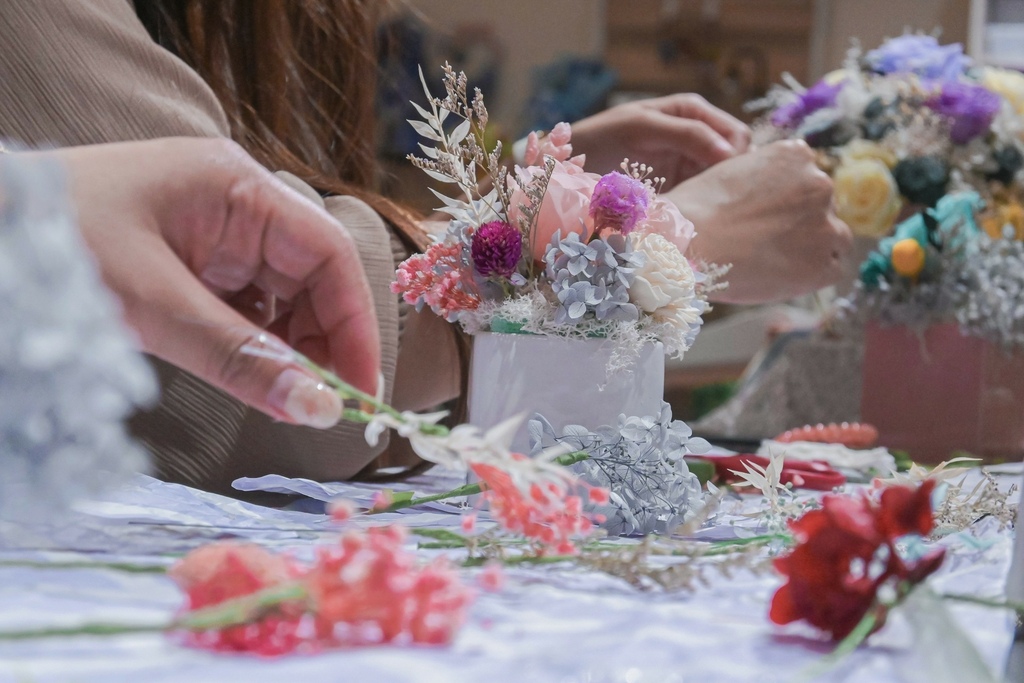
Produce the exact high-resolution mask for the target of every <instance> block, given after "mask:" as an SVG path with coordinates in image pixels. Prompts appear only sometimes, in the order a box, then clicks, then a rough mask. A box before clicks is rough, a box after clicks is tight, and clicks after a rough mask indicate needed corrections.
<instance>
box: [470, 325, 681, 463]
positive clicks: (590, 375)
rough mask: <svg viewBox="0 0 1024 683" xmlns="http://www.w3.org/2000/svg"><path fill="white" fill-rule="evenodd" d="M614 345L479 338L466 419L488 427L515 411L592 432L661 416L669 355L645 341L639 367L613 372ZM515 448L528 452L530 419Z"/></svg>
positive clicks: (487, 335) (555, 339)
mask: <svg viewBox="0 0 1024 683" xmlns="http://www.w3.org/2000/svg"><path fill="white" fill-rule="evenodd" d="M611 353H612V343H611V342H609V341H608V340H606V339H562V338H558V337H544V336H538V335H530V334H498V333H493V332H486V333H482V334H478V335H476V336H475V338H474V342H473V359H472V365H471V368H470V376H469V382H470V386H469V421H470V423H472V424H474V425H476V426H478V427H481V428H484V429H486V428H489V427H493V426H494V425H496V424H498V423H499V422H501V421H502V420H504V419H506V418H508V417H512V416H513V415H517V414H520V413H522V414H525V415H526V417H527V420H528V419H529V418H530V417H532V416H533V414H534V413H540V414H541V415H543V416H544V417H546V418H547V419H548V420H550V421H551V424H552V426H553V427H554V428H555V429H556V430H561V429H562V428H563V427H564V426H566V425H570V424H579V425H583V426H584V427H587V428H590V429H595V428H597V427H600V426H601V425H606V424H615V423H617V422H618V418H619V415H622V414H625V415H630V416H633V415H658V414H659V413H660V411H661V403H662V400H663V397H664V394H665V350H664V347H663V346H662V345H661V344H660V343H652V344H648V345H647V346H645V347H644V348H643V350H642V351H641V352H640V357H639V359H638V360H637V362H636V365H635V366H633V367H631V368H629V369H628V370H624V371H621V372H616V373H611V374H609V373H608V371H607V368H608V361H609V358H610V357H611ZM512 450H513V451H514V452H519V453H528V452H529V436H528V433H527V427H526V422H525V421H524V423H523V426H522V427H521V428H520V429H519V432H518V433H517V434H516V437H515V440H514V441H513V443H512Z"/></svg>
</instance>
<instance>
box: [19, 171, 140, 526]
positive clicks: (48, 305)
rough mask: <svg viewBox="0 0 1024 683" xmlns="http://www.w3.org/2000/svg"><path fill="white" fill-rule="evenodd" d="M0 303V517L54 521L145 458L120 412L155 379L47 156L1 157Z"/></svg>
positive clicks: (135, 468)
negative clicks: (80, 228)
mask: <svg viewBox="0 0 1024 683" xmlns="http://www.w3.org/2000/svg"><path fill="white" fill-rule="evenodd" d="M0 314H2V316H3V320H4V324H3V325H2V326H0V472H2V474H0V521H12V520H16V521H18V525H17V526H18V527H19V528H27V527H28V526H30V525H26V524H24V522H32V523H33V526H34V524H35V523H39V524H48V523H58V520H59V519H63V517H62V513H65V512H67V508H69V507H70V506H71V505H73V504H74V503H76V502H77V501H80V500H84V499H88V498H91V497H95V496H96V495H99V494H102V493H103V492H105V491H107V490H108V489H110V488H111V487H112V486H116V485H117V484H119V483H122V482H123V481H124V480H125V479H126V478H127V477H128V476H130V475H131V474H132V473H134V472H137V471H139V470H142V469H144V468H145V466H146V455H145V452H144V451H143V449H142V448H141V447H139V446H138V445H137V444H135V443H134V442H133V441H132V440H131V439H130V438H129V436H128V433H127V430H126V429H125V426H124V420H125V419H126V418H127V417H128V416H129V415H131V414H132V413H133V412H135V410H136V409H137V407H138V406H139V405H142V404H145V403H149V402H151V401H152V400H153V398H154V397H155V395H156V382H155V378H154V376H153V373H152V371H151V370H150V368H149V367H148V365H147V364H146V362H145V360H143V358H142V355H141V354H140V353H139V352H138V350H137V346H136V344H135V343H134V340H133V338H132V335H131V334H130V333H129V331H128V330H127V329H126V328H125V327H124V324H123V323H122V322H121V314H120V309H119V306H118V304H117V302H116V300H115V298H114V297H113V296H112V295H111V294H110V292H109V291H107V289H106V288H105V287H104V286H103V283H102V281H101V280H100V276H99V273H98V272H97V270H96V267H95V265H94V263H93V261H92V258H91V255H90V254H89V252H88V249H87V248H86V246H85V244H84V242H83V241H82V238H81V236H80V235H79V234H78V231H77V230H76V227H75V225H74V222H73V219H72V208H71V206H70V204H69V200H68V199H67V193H66V186H65V179H64V175H63V173H62V172H61V170H60V169H59V167H58V166H57V164H56V163H55V162H52V161H43V160H26V159H25V158H24V157H17V156H7V157H0ZM61 523H62V522H61ZM8 541H10V542H15V543H16V542H20V541H16V540H12V539H9V538H4V539H3V542H8Z"/></svg>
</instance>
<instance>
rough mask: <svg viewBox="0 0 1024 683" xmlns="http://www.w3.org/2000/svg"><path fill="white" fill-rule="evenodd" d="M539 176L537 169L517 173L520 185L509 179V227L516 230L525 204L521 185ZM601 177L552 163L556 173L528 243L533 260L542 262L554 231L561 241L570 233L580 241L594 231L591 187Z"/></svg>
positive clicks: (567, 165)
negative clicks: (510, 202)
mask: <svg viewBox="0 0 1024 683" xmlns="http://www.w3.org/2000/svg"><path fill="white" fill-rule="evenodd" d="M531 172H532V173H539V172H541V169H539V168H537V167H533V168H527V169H520V170H519V173H520V178H519V183H516V182H515V181H513V180H511V179H510V183H509V184H510V185H511V186H512V190H513V192H512V206H510V207H509V211H508V217H509V220H510V221H511V223H512V225H514V226H516V227H518V226H519V218H520V216H521V215H522V212H521V211H520V210H519V205H520V204H526V203H527V200H526V194H525V193H524V192H523V191H522V189H520V188H521V184H525V183H526V181H528V180H529V179H530V174H531ZM600 179H601V176H599V175H597V174H596V173H586V172H585V171H584V170H583V169H582V168H581V167H579V166H577V165H576V164H574V163H571V162H562V161H558V162H555V170H554V171H553V172H552V174H551V181H550V182H549V183H548V189H547V193H546V194H545V195H544V203H543V204H541V206H540V213H539V214H538V215H537V222H536V224H535V225H534V231H533V234H532V235H531V239H530V249H531V252H532V254H533V258H534V259H536V260H537V261H542V260H543V259H544V253H545V252H546V251H547V249H548V244H549V243H550V242H551V236H552V235H554V234H555V232H556V231H558V230H561V231H562V237H566V236H567V235H568V234H569V233H571V232H575V233H578V234H579V235H580V236H581V237H582V236H584V235H588V234H589V233H590V232H592V231H593V229H594V219H593V218H591V217H590V196H591V195H592V194H593V193H594V186H595V185H597V181H598V180H600Z"/></svg>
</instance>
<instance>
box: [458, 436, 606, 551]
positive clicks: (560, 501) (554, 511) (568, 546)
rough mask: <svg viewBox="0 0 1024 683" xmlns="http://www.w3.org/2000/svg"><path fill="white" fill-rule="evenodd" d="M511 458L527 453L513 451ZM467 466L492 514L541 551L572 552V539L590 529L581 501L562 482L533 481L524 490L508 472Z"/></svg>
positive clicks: (587, 532)
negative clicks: (479, 483)
mask: <svg viewBox="0 0 1024 683" xmlns="http://www.w3.org/2000/svg"><path fill="white" fill-rule="evenodd" d="M513 457H516V458H519V459H523V458H525V457H526V456H524V455H522V454H519V453H516V454H513ZM470 466H471V467H472V469H473V472H474V473H476V475H477V476H478V477H480V479H481V481H483V483H484V484H485V485H486V487H487V489H486V490H485V491H484V492H483V497H484V500H486V501H487V502H488V503H489V505H490V510H491V515H492V516H493V517H494V518H495V519H496V520H497V521H498V523H499V524H501V526H502V527H503V528H505V529H507V530H508V531H511V532H513V533H517V534H519V535H521V536H525V537H526V538H528V539H530V540H531V541H533V542H534V544H535V545H536V546H537V548H538V550H539V552H540V553H542V554H543V553H545V552H555V553H557V554H560V555H574V554H576V552H577V548H576V544H575V543H574V541H573V540H574V539H575V538H579V537H584V536H586V535H588V534H589V533H590V532H591V531H592V530H593V524H592V522H591V521H590V520H589V519H588V518H587V517H586V516H584V514H583V500H582V499H581V498H580V497H579V496H577V495H572V494H571V492H570V491H569V489H568V488H567V486H565V485H564V484H563V485H561V486H559V485H558V484H555V483H554V482H548V483H545V484H543V485H542V484H537V483H535V484H531V485H530V486H529V489H528V490H527V491H525V492H524V491H523V490H521V489H520V488H519V487H518V486H516V484H515V483H514V482H513V481H512V478H511V477H510V476H509V475H508V473H507V472H505V471H504V470H502V469H500V468H498V467H495V466H494V465H486V464H483V463H475V464H472V465H470Z"/></svg>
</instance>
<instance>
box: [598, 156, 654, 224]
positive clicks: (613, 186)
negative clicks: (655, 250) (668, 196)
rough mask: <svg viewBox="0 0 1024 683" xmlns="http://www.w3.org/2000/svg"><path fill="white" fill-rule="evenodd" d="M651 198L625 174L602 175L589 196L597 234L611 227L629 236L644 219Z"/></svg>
mask: <svg viewBox="0 0 1024 683" xmlns="http://www.w3.org/2000/svg"><path fill="white" fill-rule="evenodd" d="M650 201H651V196H650V193H649V192H648V190H647V186H646V185H645V184H644V183H643V182H641V181H639V180H637V179H636V178H630V177H629V176H628V175H626V174H624V173H619V172H618V171H613V172H611V173H607V174H605V175H603V176H601V179H600V180H598V181H597V185H596V186H594V192H593V194H591V196H590V215H591V216H592V217H593V219H594V228H595V229H596V230H598V231H600V230H602V229H604V228H612V229H614V230H618V231H620V232H621V233H622V234H623V235H628V234H629V233H630V231H632V230H633V228H635V227H636V224H637V223H639V222H640V221H642V220H643V219H644V218H646V217H647V206H648V204H650Z"/></svg>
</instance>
